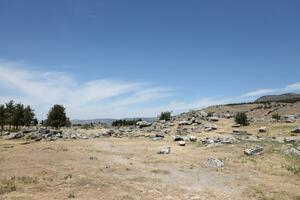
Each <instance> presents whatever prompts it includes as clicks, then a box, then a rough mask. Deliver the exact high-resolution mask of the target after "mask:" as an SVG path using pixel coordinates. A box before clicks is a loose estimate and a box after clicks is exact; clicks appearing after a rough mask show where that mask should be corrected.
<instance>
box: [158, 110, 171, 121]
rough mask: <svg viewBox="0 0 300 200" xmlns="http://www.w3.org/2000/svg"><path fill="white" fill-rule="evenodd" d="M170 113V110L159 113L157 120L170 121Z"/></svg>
mask: <svg viewBox="0 0 300 200" xmlns="http://www.w3.org/2000/svg"><path fill="white" fill-rule="evenodd" d="M171 113H172V112H169V111H167V112H162V113H160V116H159V120H166V121H170V120H171Z"/></svg>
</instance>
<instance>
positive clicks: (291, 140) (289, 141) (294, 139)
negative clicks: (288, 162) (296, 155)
mask: <svg viewBox="0 0 300 200" xmlns="http://www.w3.org/2000/svg"><path fill="white" fill-rule="evenodd" d="M283 141H284V143H288V144H292V143H296V142H300V139H299V138H295V137H286V138H284V140H283Z"/></svg>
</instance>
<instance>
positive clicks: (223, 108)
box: [204, 102, 300, 118]
mask: <svg viewBox="0 0 300 200" xmlns="http://www.w3.org/2000/svg"><path fill="white" fill-rule="evenodd" d="M204 111H205V112H207V113H209V112H213V113H217V114H218V115H220V116H222V115H223V114H224V113H226V112H228V113H230V114H232V115H234V114H235V113H237V112H246V113H247V115H248V116H249V117H253V118H271V117H272V115H273V114H276V113H278V114H279V115H281V116H284V115H291V114H293V115H300V102H296V103H276V102H273V103H269V104H266V103H251V104H233V105H217V106H210V107H207V108H205V109H204Z"/></svg>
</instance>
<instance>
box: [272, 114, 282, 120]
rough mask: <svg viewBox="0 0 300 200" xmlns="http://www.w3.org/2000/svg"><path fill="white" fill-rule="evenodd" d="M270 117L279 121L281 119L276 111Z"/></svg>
mask: <svg viewBox="0 0 300 200" xmlns="http://www.w3.org/2000/svg"><path fill="white" fill-rule="evenodd" d="M272 118H273V119H275V120H277V121H279V120H280V119H281V116H280V115H279V114H278V113H276V114H273V115H272Z"/></svg>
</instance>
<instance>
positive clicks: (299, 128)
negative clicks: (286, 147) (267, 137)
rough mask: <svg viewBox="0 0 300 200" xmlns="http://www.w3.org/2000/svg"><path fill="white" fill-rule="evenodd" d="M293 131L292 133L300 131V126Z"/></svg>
mask: <svg viewBox="0 0 300 200" xmlns="http://www.w3.org/2000/svg"><path fill="white" fill-rule="evenodd" d="M291 132H292V133H300V126H299V127H296V128H294V129H293V130H292V131H291Z"/></svg>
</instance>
